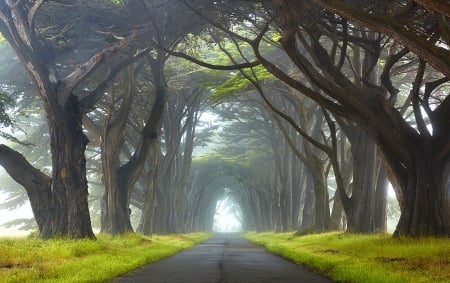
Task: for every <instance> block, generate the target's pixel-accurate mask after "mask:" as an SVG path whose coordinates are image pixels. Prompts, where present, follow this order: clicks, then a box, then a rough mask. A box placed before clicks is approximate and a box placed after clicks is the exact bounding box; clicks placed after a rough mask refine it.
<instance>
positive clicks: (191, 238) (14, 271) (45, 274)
mask: <svg viewBox="0 0 450 283" xmlns="http://www.w3.org/2000/svg"><path fill="white" fill-rule="evenodd" d="M210 235H211V234H207V233H192V234H183V235H168V236H158V235H154V236H152V237H151V238H150V237H145V236H142V235H138V234H127V235H123V236H117V237H112V236H109V235H98V236H97V240H96V241H92V240H66V239H54V240H41V239H35V238H17V239H6V238H5V239H0V282H2V283H3V282H8V283H9V282H106V281H109V280H111V279H112V278H115V277H117V276H119V275H121V274H124V273H127V272H128V271H131V270H133V269H135V268H138V267H140V266H142V265H144V264H146V263H149V262H153V261H157V260H160V259H162V258H164V257H167V256H170V255H172V254H174V253H176V252H178V251H180V250H182V249H185V248H188V247H191V246H193V245H195V244H196V243H199V242H201V241H203V240H205V239H207V238H208V237H209V236H210Z"/></svg>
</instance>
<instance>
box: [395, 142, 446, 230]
mask: <svg viewBox="0 0 450 283" xmlns="http://www.w3.org/2000/svg"><path fill="white" fill-rule="evenodd" d="M410 152H411V155H412V160H413V163H414V166H410V167H409V168H408V169H409V171H408V174H407V175H406V176H405V178H403V179H402V180H401V182H400V183H401V184H405V185H404V187H400V188H399V189H400V190H401V192H402V194H401V195H402V199H400V200H399V203H400V209H401V216H400V220H399V222H398V225H397V228H396V230H395V232H394V235H395V236H413V237H421V236H443V237H450V221H449V219H450V212H449V203H448V195H447V194H448V187H446V186H448V178H449V170H450V157H449V155H447V156H445V157H440V156H437V153H436V147H435V146H433V143H431V142H427V141H426V140H425V142H418V141H416V142H414V143H413V144H412V146H411V151H410ZM397 178H398V176H397Z"/></svg>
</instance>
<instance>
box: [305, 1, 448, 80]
mask: <svg viewBox="0 0 450 283" xmlns="http://www.w3.org/2000/svg"><path fill="white" fill-rule="evenodd" d="M313 2H314V3H316V4H318V5H320V6H321V7H322V8H324V9H326V10H329V11H331V12H333V13H336V14H338V15H340V16H342V17H346V18H348V19H351V20H354V21H356V22H358V23H360V24H362V25H364V26H366V27H368V28H370V29H373V30H376V31H378V32H381V33H384V34H386V35H388V36H391V37H393V38H395V39H396V40H397V41H398V42H400V43H401V44H402V45H403V46H405V47H407V48H408V49H410V50H411V51H412V52H414V53H415V54H417V55H418V56H419V57H421V58H422V59H423V60H425V61H426V62H427V63H428V64H430V65H431V66H433V67H434V68H435V69H436V70H439V71H441V72H442V73H443V74H444V75H445V76H447V77H450V51H449V50H447V49H445V48H443V47H439V46H436V45H435V44H434V43H430V42H428V41H427V40H426V39H425V38H423V37H421V36H420V35H418V34H416V33H414V32H413V31H412V30H410V29H407V28H406V27H405V26H404V25H403V24H401V23H399V22H397V21H396V20H395V19H393V18H390V17H387V16H381V15H376V14H373V13H368V12H364V11H363V10H361V9H358V8H355V7H353V6H351V5H349V4H346V3H344V2H343V1H340V0H313ZM416 2H418V1H416ZM422 2H427V3H431V1H428V0H423V1H422ZM433 2H435V1H434V0H433ZM439 2H443V1H439ZM445 6H448V4H445ZM443 9H444V11H445V7H444V8H443Z"/></svg>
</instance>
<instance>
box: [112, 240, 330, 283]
mask: <svg viewBox="0 0 450 283" xmlns="http://www.w3.org/2000/svg"><path fill="white" fill-rule="evenodd" d="M113 282H115V283H125V282H128V283H129V282H133V283H135V282H152V283H162V282H164V283H181V282H182V283H191V282H192V283H240V282H242V283H247V282H248V283H250V282H255V283H266V282H277V283H283V282H298V283H300V282H305V283H310V282H314V283H330V282H332V281H330V280H329V279H327V278H325V277H323V276H321V275H319V274H317V273H314V272H312V271H310V270H309V269H308V268H306V267H303V266H300V265H296V264H294V263H292V262H290V261H287V260H285V259H283V258H281V257H279V256H276V255H274V254H271V253H269V252H267V251H265V250H264V249H263V248H261V247H259V246H257V245H255V244H253V243H250V242H248V241H247V240H244V239H242V238H240V237H239V236H238V235H235V234H218V235H216V236H214V237H213V238H211V239H209V240H208V241H205V242H203V243H201V244H199V245H197V246H195V247H193V248H191V249H188V250H184V251H182V252H180V253H178V254H176V255H174V256H171V257H169V258H166V259H163V260H161V261H158V262H155V263H152V264H149V265H146V266H144V267H142V268H140V269H138V270H136V271H134V272H131V273H129V274H127V275H125V276H123V277H120V278H118V279H116V280H115V281H113Z"/></svg>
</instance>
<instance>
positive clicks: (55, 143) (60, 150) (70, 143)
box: [48, 95, 95, 238]
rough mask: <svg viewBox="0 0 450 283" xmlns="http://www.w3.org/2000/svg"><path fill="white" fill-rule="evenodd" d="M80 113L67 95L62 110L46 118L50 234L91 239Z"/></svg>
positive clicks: (84, 144)
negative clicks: (48, 134) (48, 158)
mask: <svg viewBox="0 0 450 283" xmlns="http://www.w3.org/2000/svg"><path fill="white" fill-rule="evenodd" d="M48 112H50V113H51V111H48ZM81 116H82V114H81V113H80V109H79V106H78V99H77V98H76V97H75V96H73V95H71V96H70V97H69V99H68V101H67V103H66V105H65V107H64V108H63V112H62V113H57V115H50V117H49V127H50V142H51V149H52V168H53V171H52V177H53V178H52V180H53V183H52V190H53V193H54V197H53V201H54V202H53V211H52V212H53V215H52V219H51V220H50V223H52V224H53V225H52V236H53V235H58V236H64V235H67V236H68V237H69V238H95V236H94V233H93V232H92V227H91V219H90V215H89V207H88V186H87V179H86V159H85V156H84V154H85V149H86V145H87V143H88V139H87V137H86V136H85V135H84V133H83V129H82V124H81ZM48 236H50V235H48Z"/></svg>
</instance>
